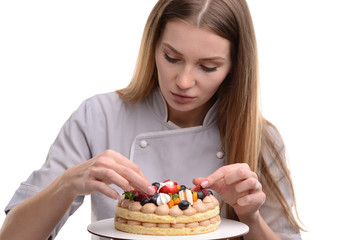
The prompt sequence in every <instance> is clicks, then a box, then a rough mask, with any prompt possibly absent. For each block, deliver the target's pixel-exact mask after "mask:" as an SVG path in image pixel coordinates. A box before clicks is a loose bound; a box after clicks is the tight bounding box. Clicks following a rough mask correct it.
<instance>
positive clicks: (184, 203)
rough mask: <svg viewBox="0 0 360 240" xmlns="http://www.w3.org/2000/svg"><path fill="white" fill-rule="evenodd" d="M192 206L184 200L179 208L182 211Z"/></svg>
mask: <svg viewBox="0 0 360 240" xmlns="http://www.w3.org/2000/svg"><path fill="white" fill-rule="evenodd" d="M189 206H190V204H189V202H188V201H187V200H182V201H180V202H179V208H180V209H181V210H185V209H187V208H188V207H189Z"/></svg>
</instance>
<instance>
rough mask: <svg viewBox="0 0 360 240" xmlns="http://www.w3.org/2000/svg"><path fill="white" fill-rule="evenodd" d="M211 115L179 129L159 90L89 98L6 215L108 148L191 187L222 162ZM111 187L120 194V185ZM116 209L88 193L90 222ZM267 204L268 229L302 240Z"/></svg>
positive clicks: (156, 177) (150, 174)
mask: <svg viewBox="0 0 360 240" xmlns="http://www.w3.org/2000/svg"><path fill="white" fill-rule="evenodd" d="M216 111H217V104H216V103H215V104H214V106H213V107H212V108H211V109H210V110H209V112H208V113H207V115H206V117H205V119H204V122H203V125H202V126H197V127H190V128H179V127H177V126H176V125H174V124H172V123H171V122H168V121H167V107H166V103H165V100H164V98H163V97H162V95H161V92H160V90H159V89H158V88H157V89H154V91H152V93H151V94H150V95H149V96H148V97H147V98H145V99H144V100H142V101H140V102H139V103H136V104H132V103H128V102H124V101H122V99H121V98H120V97H119V95H118V94H117V93H115V92H112V93H106V94H100V95H96V96H94V97H91V98H89V99H87V100H86V101H84V102H83V103H82V104H81V105H80V107H79V108H78V109H77V111H75V112H74V113H73V114H72V115H71V117H70V118H69V119H68V120H67V122H66V123H65V124H64V126H63V127H62V129H61V131H60V133H59V135H58V136H57V138H56V140H55V142H54V143H53V145H52V146H51V148H50V150H49V154H48V156H47V159H46V162H45V163H44V165H43V166H42V167H41V168H40V169H39V170H37V171H34V172H33V173H32V174H31V175H30V177H29V178H28V179H27V181H26V182H23V183H21V185H20V187H19V188H18V189H17V191H16V192H15V194H14V196H13V197H12V199H11V201H10V202H9V204H8V205H7V206H6V208H5V211H8V210H10V209H11V208H12V207H14V206H15V205H16V204H18V203H20V202H21V201H23V200H24V199H26V198H28V197H30V196H32V195H34V194H36V193H37V192H39V191H41V189H43V188H45V187H46V186H47V185H48V184H49V183H50V182H52V181H53V180H54V179H55V178H57V177H58V176H59V175H60V174H62V173H63V172H64V171H65V170H66V169H68V168H70V167H72V166H75V165H77V164H80V163H82V162H84V161H86V160H88V159H91V158H92V157H94V156H96V155H98V154H100V153H102V152H104V151H105V150H107V149H112V150H114V151H117V152H119V153H121V154H122V155H124V156H125V157H127V158H128V159H130V160H131V161H133V162H134V163H135V164H137V165H138V166H139V167H140V169H141V170H142V171H143V173H144V174H145V176H146V177H147V178H148V180H149V181H150V182H155V181H162V180H166V179H171V180H174V181H177V182H179V183H181V184H185V185H187V186H191V185H192V179H193V178H194V177H205V176H208V175H209V174H211V173H212V172H214V171H215V170H216V169H218V168H220V167H221V166H223V165H224V164H225V156H224V153H223V152H222V148H221V140H220V136H219V130H218V128H217V125H216ZM269 164H271V163H269ZM274 172H276V171H274ZM279 180H280V182H279V183H280V184H281V186H280V187H281V189H282V191H283V192H284V193H285V196H286V197H287V199H288V201H289V203H290V204H292V199H291V195H290V189H289V186H288V184H286V183H281V176H280V177H279ZM112 187H113V188H114V189H116V190H117V191H119V192H120V193H121V192H122V190H121V189H120V188H119V187H117V186H115V185H112ZM83 199H84V196H79V197H77V198H76V199H75V201H74V202H73V203H72V205H71V207H70V208H69V209H68V211H67V213H66V214H65V215H64V217H63V218H62V220H61V221H60V222H59V224H58V225H57V226H56V228H55V229H54V231H53V232H52V234H51V236H50V238H54V237H55V236H56V234H57V233H58V232H59V230H60V229H61V227H62V226H63V224H64V223H65V222H66V220H67V218H68V217H69V216H70V215H72V214H73V213H74V212H75V211H76V210H77V209H78V208H79V207H80V205H81V204H82V202H83ZM115 205H116V201H114V200H112V199H110V198H108V197H106V196H104V195H102V194H100V193H95V194H92V195H91V209H92V219H91V220H92V222H94V221H98V220H101V219H106V218H111V217H114V209H115ZM272 205H273V204H271V203H269V204H268V203H267V201H266V202H265V204H264V205H263V206H262V209H261V213H262V216H263V217H264V218H265V221H267V222H268V224H269V225H270V227H271V228H273V230H274V231H275V232H280V233H282V234H285V235H284V236H283V239H301V238H300V235H299V234H298V233H297V232H296V231H295V230H294V229H292V228H291V227H290V225H289V223H288V222H287V221H286V219H285V218H284V217H283V216H282V214H281V211H279V210H278V209H277V208H279V206H276V205H275V206H272ZM223 212H224V211H223Z"/></svg>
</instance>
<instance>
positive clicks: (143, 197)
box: [135, 192, 150, 202]
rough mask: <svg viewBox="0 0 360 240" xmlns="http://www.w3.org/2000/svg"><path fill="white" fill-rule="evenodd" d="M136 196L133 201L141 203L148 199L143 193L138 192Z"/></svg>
mask: <svg viewBox="0 0 360 240" xmlns="http://www.w3.org/2000/svg"><path fill="white" fill-rule="evenodd" d="M137 195H138V196H137V197H136V199H135V201H138V202H141V201H142V200H143V199H150V197H149V195H147V194H146V193H143V192H139V193H138V194H137Z"/></svg>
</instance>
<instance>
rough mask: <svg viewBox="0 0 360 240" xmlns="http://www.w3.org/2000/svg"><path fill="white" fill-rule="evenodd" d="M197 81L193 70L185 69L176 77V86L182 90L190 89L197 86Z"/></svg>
mask: <svg viewBox="0 0 360 240" xmlns="http://www.w3.org/2000/svg"><path fill="white" fill-rule="evenodd" d="M195 84H196V80H195V76H194V74H193V73H192V69H191V68H189V67H184V68H183V69H182V70H181V71H180V72H179V73H178V74H177V77H176V85H177V86H178V87H179V88H181V89H189V88H192V87H193V86H195Z"/></svg>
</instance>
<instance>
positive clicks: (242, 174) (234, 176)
mask: <svg viewBox="0 0 360 240" xmlns="http://www.w3.org/2000/svg"><path fill="white" fill-rule="evenodd" d="M229 166H232V168H230V169H229V170H228V172H227V173H226V175H225V176H224V179H225V183H226V184H228V185H231V184H233V183H235V182H238V181H243V180H245V179H248V178H254V179H256V180H257V179H258V177H257V175H256V173H254V172H253V171H251V170H250V167H249V166H248V165H247V164H233V165H229Z"/></svg>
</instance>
